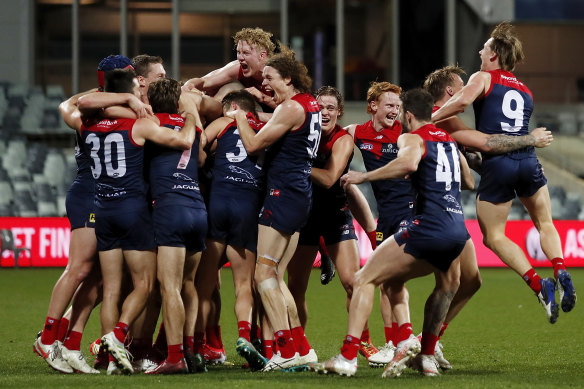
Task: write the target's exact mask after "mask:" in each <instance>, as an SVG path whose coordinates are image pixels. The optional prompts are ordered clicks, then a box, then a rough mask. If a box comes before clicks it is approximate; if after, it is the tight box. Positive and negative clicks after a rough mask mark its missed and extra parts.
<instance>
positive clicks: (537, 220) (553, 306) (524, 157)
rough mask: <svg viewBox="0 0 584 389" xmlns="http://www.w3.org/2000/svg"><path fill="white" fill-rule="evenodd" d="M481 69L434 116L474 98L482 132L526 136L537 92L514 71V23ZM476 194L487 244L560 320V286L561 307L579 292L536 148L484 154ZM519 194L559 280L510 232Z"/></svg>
mask: <svg viewBox="0 0 584 389" xmlns="http://www.w3.org/2000/svg"><path fill="white" fill-rule="evenodd" d="M479 55H480V58H481V70H480V71H479V72H476V73H475V74H473V75H472V76H471V78H470V79H469V81H468V84H467V85H466V86H465V87H463V88H462V89H461V90H460V91H459V92H457V93H456V94H455V95H454V96H452V98H451V99H450V100H449V101H448V102H447V103H446V104H445V105H444V106H443V107H442V108H440V109H439V110H438V111H436V112H435V113H434V115H432V120H433V121H435V122H436V121H439V120H442V119H445V118H448V117H450V116H452V115H455V114H457V113H460V112H462V111H464V109H465V108H466V107H467V106H468V105H470V103H473V102H474V107H475V117H476V124H477V130H479V131H481V132H484V133H488V134H507V135H517V136H519V135H526V134H527V128H528V125H529V119H530V117H531V113H532V112H533V98H532V94H531V92H530V91H529V89H528V88H527V86H525V84H523V83H522V82H521V81H519V80H518V79H517V78H516V77H515V76H514V75H513V73H511V72H512V71H513V70H514V68H515V65H516V64H517V63H519V62H521V61H522V60H523V59H524V55H523V49H522V45H521V41H520V40H519V39H518V38H517V37H516V36H515V32H514V31H513V27H512V26H511V25H510V24H509V23H501V24H499V25H498V26H496V27H495V29H494V30H493V32H492V33H491V37H490V38H489V39H488V40H487V42H486V43H485V44H484V46H483V49H482V50H481V51H479ZM482 171H483V173H482V178H481V182H480V184H479V189H478V196H477V217H478V219H479V222H480V223H479V224H480V226H481V231H482V233H483V237H484V238H483V240H484V242H485V244H486V246H487V247H489V248H490V249H491V250H493V251H494V252H495V253H496V254H497V255H498V256H499V258H501V260H502V261H503V262H504V263H505V264H507V265H508V266H509V267H511V268H512V269H513V270H515V271H516V272H517V273H518V274H519V275H520V276H521V277H522V278H523V279H524V280H525V282H526V283H527V284H528V285H529V287H530V288H531V289H532V290H533V291H534V292H535V294H536V295H537V297H538V299H539V301H540V303H541V304H542V305H543V307H544V309H545V312H546V316H547V318H548V321H549V322H550V323H555V321H556V320H557V318H558V313H559V308H558V305H557V303H556V301H555V289H556V287H557V288H558V290H559V292H560V299H561V305H562V310H563V311H564V312H568V311H570V310H572V308H573V307H574V304H575V303H576V292H575V290H574V286H573V284H572V281H571V277H570V275H569V274H568V272H567V271H566V268H565V266H564V263H563V253H562V246H561V241H560V238H559V235H558V232H557V231H556V229H555V227H554V224H553V221H552V216H551V205H550V196H549V192H548V188H547V180H546V178H545V176H544V175H543V171H542V168H541V165H540V164H539V161H538V160H537V156H536V154H535V151H534V148H533V147H527V148H525V149H520V150H517V151H514V152H510V153H507V154H503V155H489V156H484V157H483V164H482ZM515 196H518V197H519V199H520V200H521V202H522V203H523V205H524V206H525V208H527V211H528V212H529V215H530V217H531V219H532V220H533V222H534V225H535V227H536V228H537V229H538V231H539V233H540V243H541V247H542V249H543V252H544V253H545V254H546V256H547V257H548V259H550V260H551V262H552V265H553V268H554V276H555V281H554V280H553V279H551V278H544V279H542V278H541V277H540V276H539V275H537V273H536V272H535V270H534V269H533V268H532V267H531V265H530V263H529V261H528V260H527V258H526V256H525V254H524V252H523V250H522V249H521V248H520V247H519V246H518V245H517V244H515V243H514V242H513V241H511V240H510V239H509V238H507V237H506V236H505V224H506V222H507V217H508V215H509V210H510V209H511V202H512V200H513V199H514V198H515Z"/></svg>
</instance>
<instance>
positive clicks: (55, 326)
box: [41, 316, 59, 344]
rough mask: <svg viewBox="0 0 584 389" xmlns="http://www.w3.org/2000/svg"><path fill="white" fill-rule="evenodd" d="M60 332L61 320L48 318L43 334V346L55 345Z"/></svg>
mask: <svg viewBox="0 0 584 389" xmlns="http://www.w3.org/2000/svg"><path fill="white" fill-rule="evenodd" d="M58 332H59V319H55V318H52V317H49V316H47V318H46V319H45V326H44V327H43V333H42V334H41V343H42V344H53V343H55V340H57V333H58Z"/></svg>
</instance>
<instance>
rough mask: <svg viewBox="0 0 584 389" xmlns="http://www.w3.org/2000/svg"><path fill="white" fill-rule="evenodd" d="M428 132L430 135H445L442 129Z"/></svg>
mask: <svg viewBox="0 0 584 389" xmlns="http://www.w3.org/2000/svg"><path fill="white" fill-rule="evenodd" d="M428 132H429V133H430V135H434V136H445V135H446V134H445V133H444V131H428Z"/></svg>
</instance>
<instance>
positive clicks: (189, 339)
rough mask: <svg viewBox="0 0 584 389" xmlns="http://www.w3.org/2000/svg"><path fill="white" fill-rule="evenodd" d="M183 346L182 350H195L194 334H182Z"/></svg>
mask: <svg viewBox="0 0 584 389" xmlns="http://www.w3.org/2000/svg"><path fill="white" fill-rule="evenodd" d="M183 346H184V351H191V352H194V350H195V337H194V336H183Z"/></svg>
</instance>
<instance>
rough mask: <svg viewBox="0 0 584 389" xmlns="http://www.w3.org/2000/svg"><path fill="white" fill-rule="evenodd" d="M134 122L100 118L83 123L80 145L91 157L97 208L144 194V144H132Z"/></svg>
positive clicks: (133, 120) (131, 120)
mask: <svg viewBox="0 0 584 389" xmlns="http://www.w3.org/2000/svg"><path fill="white" fill-rule="evenodd" d="M135 122H136V120H135V119H101V120H99V121H94V122H91V123H89V122H88V123H87V124H84V125H83V126H82V129H81V136H82V139H83V144H84V146H85V150H86V152H87V153H88V154H89V156H90V157H91V159H92V166H91V173H92V175H93V178H94V179H95V183H96V184H95V192H96V206H98V207H101V208H107V207H110V206H112V205H115V204H116V203H118V202H121V201H123V200H127V199H134V198H138V199H140V200H142V199H143V198H144V197H145V194H146V183H145V181H144V176H143V162H144V147H143V146H140V145H138V144H136V143H134V141H133V139H132V136H131V132H132V128H133V126H134V123H135Z"/></svg>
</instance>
